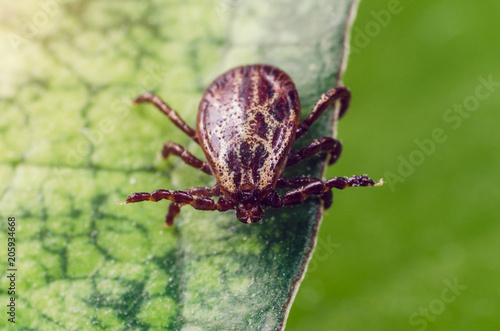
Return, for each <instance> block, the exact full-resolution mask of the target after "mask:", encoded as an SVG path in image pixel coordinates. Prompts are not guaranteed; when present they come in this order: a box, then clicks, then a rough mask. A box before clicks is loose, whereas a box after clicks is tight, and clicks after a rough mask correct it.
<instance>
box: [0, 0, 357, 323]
mask: <svg viewBox="0 0 500 331" xmlns="http://www.w3.org/2000/svg"><path fill="white" fill-rule="evenodd" d="M49 4H50V5H49ZM4 6H5V13H6V14H3V15H2V16H1V17H0V20H1V21H0V22H1V24H0V33H1V34H2V35H4V36H6V38H4V39H3V41H2V42H3V44H2V47H1V48H0V56H1V58H2V59H3V63H2V64H1V67H2V72H3V74H2V81H1V85H0V97H1V98H2V104H1V108H2V119H1V122H0V123H1V124H0V140H1V142H0V160H1V161H0V181H1V184H2V185H1V190H2V193H3V194H2V195H1V198H0V214H1V217H2V220H6V219H7V217H10V216H14V217H16V219H17V229H16V238H17V246H16V247H17V250H16V254H17V255H16V256H17V260H16V261H17V262H16V263H17V267H18V269H19V271H18V273H19V278H18V282H17V287H18V291H17V292H16V293H17V303H18V306H17V309H18V310H17V311H18V315H17V318H18V323H19V324H16V326H18V327H22V328H24V329H38V330H49V329H68V330H77V329H78V330H82V329H85V330H98V329H106V328H111V329H139V330H149V329H151V330H152V329H158V328H168V329H172V330H228V329H236V330H243V329H254V330H277V329H282V328H284V325H285V322H286V316H287V313H288V310H289V308H290V305H291V302H292V301H293V297H294V295H295V293H296V291H297V289H298V285H299V283H300V280H301V278H302V277H303V275H304V272H305V269H306V266H307V262H308V260H309V258H310V256H311V254H312V250H313V247H314V243H315V238H316V237H315V236H316V233H317V230H318V226H319V223H320V219H321V207H320V204H319V201H318V200H317V199H314V198H313V199H309V200H308V201H307V202H306V203H304V204H302V205H299V206H296V207H290V208H283V209H280V210H267V211H266V215H265V218H264V219H263V220H262V221H261V222H260V223H258V224H254V225H244V224H241V223H240V222H238V220H237V219H236V217H235V215H234V212H231V211H230V212H226V213H217V212H204V211H196V210H193V209H190V208H189V207H184V208H183V209H182V213H181V215H180V216H179V217H178V218H177V219H176V224H175V226H174V227H173V228H168V229H163V228H162V222H163V218H164V215H165V213H166V208H167V207H166V206H167V204H165V203H164V202H163V203H140V204H131V205H126V206H122V205H118V204H117V203H116V202H117V201H123V200H124V199H125V198H126V197H127V196H128V195H129V194H130V193H133V192H141V191H142V192H143V191H153V190H155V189H159V188H166V189H178V190H182V189H187V188H190V187H195V186H205V185H213V184H214V181H213V178H211V177H210V176H207V175H205V174H203V173H201V172H198V171H196V170H194V169H192V168H191V167H189V166H187V165H185V164H183V163H182V161H181V160H179V159H177V158H175V157H172V158H170V159H169V160H168V161H166V162H165V161H163V160H161V158H160V157H159V156H158V152H159V150H160V149H161V146H162V143H163V142H165V141H174V142H176V143H179V144H181V145H183V146H185V147H186V148H187V149H188V150H190V151H191V152H192V153H193V154H195V155H196V156H198V157H200V158H203V153H202V151H201V150H200V149H199V147H198V146H197V145H196V144H195V143H193V142H192V141H191V140H190V139H189V138H188V137H187V136H185V135H184V134H183V133H182V132H180V131H179V130H178V129H177V128H176V127H175V126H174V125H173V124H172V123H171V122H170V121H169V120H168V119H167V118H165V117H164V116H163V115H162V114H160V113H159V112H158V111H157V110H155V109H153V107H152V106H146V105H145V106H140V107H132V106H131V100H133V98H134V97H135V96H136V95H137V94H139V93H141V92H143V91H145V90H154V91H155V92H156V93H157V94H159V95H161V96H162V97H163V98H164V99H165V100H166V101H167V102H168V103H169V104H170V105H171V106H172V107H173V108H174V109H176V110H177V111H178V112H179V113H180V114H181V116H182V118H183V119H184V120H185V121H186V122H187V123H189V124H191V125H192V126H193V127H194V122H195V118H196V112H197V106H198V102H199V100H200V97H201V94H202V93H203V90H204V89H205V87H206V86H208V84H209V83H210V82H211V81H212V80H213V79H214V78H215V77H216V76H217V75H219V74H221V73H223V72H224V71H226V70H227V69H230V68H231V67H234V66H237V65H242V64H249V63H269V64H272V65H276V66H278V67H280V68H282V69H283V70H285V71H286V72H288V73H289V74H290V76H291V77H292V79H294V81H295V83H296V85H297V88H298V91H299V95H300V97H301V104H302V108H303V116H305V115H306V114H307V113H308V112H309V110H310V109H311V107H312V106H313V105H314V103H315V102H316V100H317V99H318V97H319V96H320V95H321V94H322V93H323V92H325V91H326V90H328V89H329V88H331V87H333V86H335V85H336V84H338V79H339V77H340V73H341V71H342V65H343V64H344V63H343V61H344V60H345V49H344V44H345V40H346V31H347V30H348V25H349V17H350V16H351V14H352V12H353V11H354V10H355V1H351V0H338V1H321V0H316V1H309V2H307V3H304V2H300V1H285V0H282V1H275V2H265V1H236V0H235V1H230V0H226V1H224V0H222V1H149V2H138V1H100V0H95V1H90V0H89V1H83V0H75V1H60V2H56V1H53V2H50V1H49V2H46V3H43V4H42V3H38V2H35V1H29V2H23V3H21V2H17V3H9V4H5V5H4ZM333 116H334V115H333V112H330V113H328V114H325V115H323V117H322V119H321V120H320V121H319V123H318V124H316V125H314V126H313V128H312V129H311V132H310V133H309V134H307V135H305V136H304V137H303V138H301V139H300V141H299V142H298V145H296V147H295V148H298V147H300V146H303V145H304V144H306V143H307V142H309V141H310V140H311V139H313V138H316V137H320V136H331V135H332V134H333V133H334V132H333V127H334V126H333V124H334V122H335V121H333ZM322 171H323V162H322V159H321V158H320V157H316V158H312V159H311V160H310V161H307V162H301V163H299V164H297V165H296V166H294V167H293V168H292V169H290V170H287V173H286V175H287V176H289V177H293V176H301V175H311V176H321V173H322ZM6 233H7V231H6V226H5V222H2V231H1V233H0V238H2V243H3V242H5V241H6V238H7V234H6ZM4 239H5V240H4ZM2 245H3V244H2ZM0 284H1V286H2V289H5V288H8V283H7V279H6V277H5V275H4V276H3V277H2V280H1V281H0ZM2 293H6V292H5V291H2ZM0 299H1V302H7V300H8V296H7V295H5V294H2V295H1V296H0ZM5 323H8V322H7V321H5V319H2V320H1V322H0V326H1V325H5Z"/></svg>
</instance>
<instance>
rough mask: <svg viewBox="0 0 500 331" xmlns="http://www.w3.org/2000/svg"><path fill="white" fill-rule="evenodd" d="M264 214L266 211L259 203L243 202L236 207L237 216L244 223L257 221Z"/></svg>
mask: <svg viewBox="0 0 500 331" xmlns="http://www.w3.org/2000/svg"><path fill="white" fill-rule="evenodd" d="M262 216H264V211H263V210H262V208H261V207H260V206H259V204H258V203H242V204H240V205H239V206H238V208H236V217H237V218H238V219H239V220H240V222H242V223H246V224H249V223H257V222H258V221H260V220H261V219H262Z"/></svg>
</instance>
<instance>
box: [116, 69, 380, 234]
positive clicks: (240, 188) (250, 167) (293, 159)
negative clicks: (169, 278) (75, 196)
mask: <svg viewBox="0 0 500 331" xmlns="http://www.w3.org/2000/svg"><path fill="white" fill-rule="evenodd" d="M349 100H350V93H349V90H348V89H347V88H345V87H337V88H333V89H331V90H329V91H327V92H326V93H325V94H323V95H322V96H321V98H320V99H319V100H318V102H317V103H316V105H315V106H314V108H313V110H312V111H311V113H310V114H309V116H307V118H306V119H304V120H303V121H302V122H300V101H299V96H298V94H297V90H296V88H295V84H294V83H293V81H292V80H291V79H290V77H289V76H288V75H287V74H286V73H285V72H283V71H281V70H280V69H278V68H276V67H273V66H270V65H265V64H257V65H249V66H242V67H237V68H234V69H232V70H229V71H228V72H226V73H225V74H223V75H221V76H220V77H219V78H217V79H216V80H215V81H213V82H212V84H210V86H209V87H208V88H207V89H206V91H205V93H204V94H203V98H202V99H201V102H200V106H199V109H198V119H197V121H196V131H195V130H193V129H192V128H191V127H190V126H188V125H187V124H186V123H185V122H184V121H183V120H182V119H181V118H180V117H179V115H178V114H177V113H176V112H175V111H174V110H172V109H171V108H170V107H169V106H168V105H167V104H166V103H165V102H163V101H162V100H161V99H160V98H159V97H158V96H156V95H154V94H151V93H144V94H142V95H140V96H138V97H137V98H136V99H135V102H136V103H143V102H150V103H152V104H153V105H155V106H156V107H157V108H158V109H159V110H160V111H161V112H163V113H164V114H165V115H167V116H168V118H170V120H171V121H172V122H174V124H175V125H176V126H177V127H179V128H180V129H181V130H182V131H184V133H186V134H187V135H188V136H190V137H191V139H193V140H194V141H195V142H196V143H197V144H199V145H201V149H202V150H203V152H204V153H205V157H206V158H207V161H206V162H203V161H201V160H199V159H198V158H196V157H195V156H193V155H192V154H191V153H189V152H188V151H187V150H186V149H184V148H183V147H182V146H180V145H178V144H175V143H172V142H167V143H165V144H164V146H163V150H162V156H163V157H164V158H167V157H168V156H169V155H170V154H174V155H176V156H178V157H180V158H181V159H182V160H183V161H184V162H185V163H187V164H188V165H190V166H192V167H194V168H197V169H199V170H201V171H203V172H204V173H206V174H209V175H213V176H214V177H215V180H216V181H217V184H215V185H214V186H213V187H196V188H191V189H189V190H185V191H170V190H157V191H154V192H152V193H134V194H132V195H130V196H129V197H128V198H127V200H126V203H131V202H139V201H146V200H148V201H159V200H162V199H167V200H170V201H172V203H171V204H170V206H169V209H168V213H167V217H166V224H167V225H172V224H173V222H174V217H175V216H177V215H178V214H179V212H180V207H182V206H184V205H191V206H193V207H194V208H195V209H200V210H217V211H220V212H222V211H227V210H229V209H235V210H236V217H237V218H238V219H239V220H240V221H241V222H243V223H255V222H258V221H260V220H261V219H262V216H263V215H264V210H263V209H262V208H263V207H272V208H280V207H283V206H290V205H295V204H299V203H302V202H303V201H304V200H306V199H307V198H308V197H309V196H311V195H319V196H320V197H321V199H322V200H323V201H324V206H325V208H328V207H330V205H331V203H332V191H331V189H332V188H337V189H344V188H346V187H350V186H374V185H376V184H375V183H374V182H373V181H372V180H371V179H370V178H368V177H366V176H353V177H350V178H347V177H335V178H331V179H328V180H325V181H322V180H320V179H318V178H310V177H299V178H294V179H288V178H285V177H283V176H282V173H283V170H284V169H285V167H288V166H291V165H293V164H295V163H297V162H299V161H301V160H303V159H305V158H308V157H310V156H312V155H314V154H317V153H319V152H322V151H323V152H326V153H327V154H329V155H330V160H329V164H333V163H334V162H335V161H336V160H337V159H338V157H339V155H340V152H341V149H342V147H341V144H340V142H338V141H337V140H335V139H333V138H331V137H323V138H321V139H319V140H317V139H315V140H313V141H312V142H311V143H310V144H309V145H308V146H307V147H305V148H303V149H300V150H298V151H292V150H291V148H292V145H293V143H294V142H295V140H297V139H298V138H299V137H301V136H302V135H303V134H304V133H306V132H307V130H308V129H309V127H310V126H311V125H312V124H313V123H314V122H315V121H316V120H317V119H318V118H319V117H320V115H321V114H322V113H323V112H324V111H325V110H326V109H328V108H329V107H330V106H331V105H332V103H334V102H335V101H339V102H340V113H339V118H340V117H341V116H342V115H343V114H344V112H345V111H346V110H347V107H348V105H349ZM276 188H291V189H292V190H290V191H288V192H287V193H285V194H284V195H283V196H282V197H280V196H279V195H278V193H277V192H276ZM211 197H219V198H218V200H217V202H215V201H214V200H212V199H211Z"/></svg>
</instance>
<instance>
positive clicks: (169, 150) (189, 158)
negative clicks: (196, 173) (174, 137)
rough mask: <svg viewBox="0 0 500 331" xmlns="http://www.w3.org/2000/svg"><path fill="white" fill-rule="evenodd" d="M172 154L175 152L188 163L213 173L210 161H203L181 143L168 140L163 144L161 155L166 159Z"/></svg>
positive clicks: (209, 173) (205, 171)
mask: <svg viewBox="0 0 500 331" xmlns="http://www.w3.org/2000/svg"><path fill="white" fill-rule="evenodd" d="M170 154H174V155H176V156H178V157H180V158H181V159H182V161H184V162H185V163H186V164H188V165H190V166H192V167H194V168H196V169H200V170H201V171H203V172H204V173H206V174H208V175H211V174H212V171H211V170H210V166H209V165H208V162H203V161H201V160H200V159H198V158H197V157H196V156H194V155H193V154H191V153H189V152H188V151H187V150H186V149H185V148H184V147H182V146H181V145H178V144H176V143H172V142H166V143H165V144H164V145H163V149H162V151H161V155H162V156H163V158H164V159H166V158H168V156H169V155H170Z"/></svg>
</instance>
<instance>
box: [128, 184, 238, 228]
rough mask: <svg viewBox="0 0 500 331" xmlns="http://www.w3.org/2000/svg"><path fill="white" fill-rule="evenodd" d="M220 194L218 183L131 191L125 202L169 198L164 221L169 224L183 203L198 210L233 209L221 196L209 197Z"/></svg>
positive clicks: (229, 202)
mask: <svg viewBox="0 0 500 331" xmlns="http://www.w3.org/2000/svg"><path fill="white" fill-rule="evenodd" d="M220 194H221V192H220V188H219V186H218V185H215V186H214V187H213V188H209V187H196V188H193V189H190V190H186V191H170V190H156V191H154V192H151V193H145V192H141V193H133V194H131V195H130V196H128V197H127V199H126V200H125V203H134V202H141V201H153V202H157V201H160V200H163V199H165V200H170V201H172V203H171V204H170V206H169V209H168V213H167V217H166V219H165V223H166V224H167V226H171V225H172V224H173V222H174V218H175V216H177V215H178V214H179V213H180V207H182V206H184V205H191V206H192V207H193V208H195V209H198V210H217V211H220V212H222V211H227V210H229V209H234V207H235V206H234V204H233V203H232V202H231V201H229V200H227V199H224V198H223V197H221V198H219V200H218V201H217V202H215V201H214V200H212V199H210V198H209V197H211V196H220Z"/></svg>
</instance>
